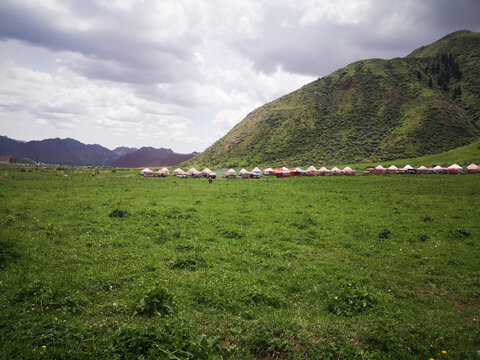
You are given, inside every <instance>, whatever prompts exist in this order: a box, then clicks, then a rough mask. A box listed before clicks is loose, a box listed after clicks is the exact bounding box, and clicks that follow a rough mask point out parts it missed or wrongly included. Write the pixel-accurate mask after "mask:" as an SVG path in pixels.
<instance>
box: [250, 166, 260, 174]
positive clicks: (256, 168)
mask: <svg viewBox="0 0 480 360" xmlns="http://www.w3.org/2000/svg"><path fill="white" fill-rule="evenodd" d="M252 172H257V173H259V172H262V170H260V169H259V168H258V167H255V168H253V170H252Z"/></svg>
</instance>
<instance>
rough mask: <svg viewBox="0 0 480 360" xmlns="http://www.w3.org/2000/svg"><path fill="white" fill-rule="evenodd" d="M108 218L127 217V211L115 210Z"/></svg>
mask: <svg viewBox="0 0 480 360" xmlns="http://www.w3.org/2000/svg"><path fill="white" fill-rule="evenodd" d="M108 216H110V217H111V218H123V217H125V216H127V211H126V210H120V209H115V210H112V212H111V213H110V215H108Z"/></svg>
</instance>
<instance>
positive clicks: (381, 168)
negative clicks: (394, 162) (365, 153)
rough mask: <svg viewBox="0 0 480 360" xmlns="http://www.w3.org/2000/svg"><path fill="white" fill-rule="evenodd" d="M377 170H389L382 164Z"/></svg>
mask: <svg viewBox="0 0 480 360" xmlns="http://www.w3.org/2000/svg"><path fill="white" fill-rule="evenodd" d="M375 170H387V169H385V168H384V167H383V166H382V165H378V166H377V167H376V168H375Z"/></svg>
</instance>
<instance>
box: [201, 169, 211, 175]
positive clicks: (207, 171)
mask: <svg viewBox="0 0 480 360" xmlns="http://www.w3.org/2000/svg"><path fill="white" fill-rule="evenodd" d="M212 172H213V171H212V170H210V169H209V168H205V169H203V171H202V174H211V173H212Z"/></svg>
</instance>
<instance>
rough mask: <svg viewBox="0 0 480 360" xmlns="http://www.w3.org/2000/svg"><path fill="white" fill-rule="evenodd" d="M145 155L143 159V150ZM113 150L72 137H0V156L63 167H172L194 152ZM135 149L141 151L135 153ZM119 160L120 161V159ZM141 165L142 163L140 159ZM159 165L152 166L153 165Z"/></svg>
mask: <svg viewBox="0 0 480 360" xmlns="http://www.w3.org/2000/svg"><path fill="white" fill-rule="evenodd" d="M142 149H149V151H148V152H149V156H147V157H145V150H142ZM142 149H136V148H128V147H117V148H115V149H114V150H109V149H107V148H105V147H103V146H101V145H98V144H83V143H82V142H80V141H78V140H75V139H72V138H65V139H60V138H58V137H57V138H51V139H44V140H32V141H26V142H24V141H19V140H15V139H11V138H9V137H7V136H0V156H13V157H17V158H28V159H31V160H33V161H35V162H43V163H54V164H63V165H102V166H117V167H123V165H122V164H125V167H141V166H173V165H177V164H179V163H181V162H182V161H186V160H188V159H189V158H191V157H192V156H194V155H196V154H197V153H195V152H194V153H191V154H177V153H175V152H173V150H171V149H164V148H160V149H155V148H153V147H148V148H142ZM139 150H142V151H140V152H139ZM122 159H123V160H122ZM142 159H143V160H145V163H142V161H143V160H142ZM157 163H158V164H159V165H156V164H157Z"/></svg>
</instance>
